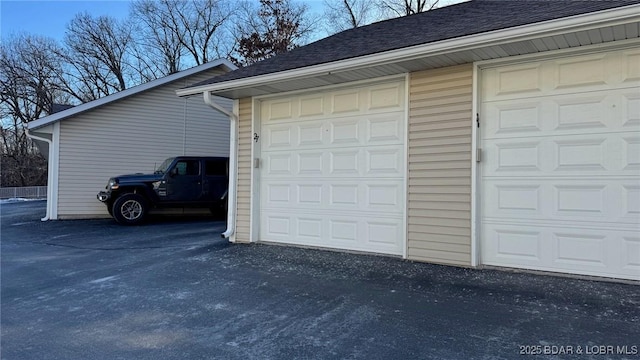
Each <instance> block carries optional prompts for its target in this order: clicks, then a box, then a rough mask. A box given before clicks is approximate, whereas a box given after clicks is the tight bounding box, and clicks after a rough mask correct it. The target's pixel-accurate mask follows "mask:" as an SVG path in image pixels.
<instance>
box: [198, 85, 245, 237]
mask: <svg viewBox="0 0 640 360" xmlns="http://www.w3.org/2000/svg"><path fill="white" fill-rule="evenodd" d="M203 95H204V103H205V104H207V105H209V106H210V107H211V108H212V109H214V110H217V111H219V112H221V113H223V114H225V115H227V116H228V117H229V122H230V124H229V130H230V131H229V132H230V134H229V191H228V192H227V230H225V232H223V233H222V234H221V235H222V237H223V238H225V239H228V238H229V237H231V235H233V234H234V233H235V224H236V211H235V210H236V183H237V178H238V176H237V167H238V153H237V147H238V130H237V128H238V116H237V115H236V114H234V113H233V112H229V111H227V110H226V109H225V108H223V107H222V106H220V105H218V104H217V103H216V102H215V101H214V100H213V97H212V96H211V93H210V92H209V91H205V92H204V93H203Z"/></svg>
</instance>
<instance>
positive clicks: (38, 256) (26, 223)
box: [0, 202, 640, 359]
mask: <svg viewBox="0 0 640 360" xmlns="http://www.w3.org/2000/svg"><path fill="white" fill-rule="evenodd" d="M44 205H45V204H44V202H27V203H15V204H3V205H1V206H0V213H1V219H2V221H1V228H0V236H1V239H0V245H1V247H0V250H1V258H0V261H1V269H0V270H1V278H0V281H1V298H0V301H1V303H0V310H1V313H0V316H1V320H0V326H1V344H0V351H1V358H2V359H514V358H535V357H536V356H533V355H530V354H531V353H543V354H546V355H545V356H543V357H545V358H562V359H564V358H579V359H589V358H593V359H607V358H613V359H635V358H638V356H639V355H638V354H639V353H638V351H640V348H639V347H640V286H637V285H629V284H616V283H605V282H594V281H585V280H576V279H567V278H558V277H550V276H538V275H531V274H520V273H511V272H503V271H492V270H482V271H479V270H469V269H460V268H453V267H445V266H437V265H429V264H422V263H413V262H408V261H403V260H399V259H393V258H386V257H378V256H368V255H354V254H346V253H339V252H330V251H318V250H309V249H297V248H288V247H281V246H269V245H232V244H229V243H228V242H226V241H225V240H223V239H220V238H219V235H218V234H219V233H220V232H221V231H222V230H224V224H223V223H222V222H215V221H213V220H211V219H209V218H201V219H191V220H188V219H159V220H156V221H154V222H153V223H152V224H149V225H145V226H139V227H122V226H118V225H116V224H115V223H114V222H113V221H111V220H83V221H55V222H44V223H43V222H40V221H39V218H40V217H41V216H43V215H44ZM561 352H565V353H567V354H560V353H561ZM572 353H573V355H571V354H572ZM554 354H555V355H554Z"/></svg>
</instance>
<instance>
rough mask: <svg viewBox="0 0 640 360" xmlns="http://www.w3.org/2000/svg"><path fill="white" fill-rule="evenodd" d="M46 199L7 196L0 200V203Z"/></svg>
mask: <svg viewBox="0 0 640 360" xmlns="http://www.w3.org/2000/svg"><path fill="white" fill-rule="evenodd" d="M46 200H47V199H25V198H9V199H2V200H0V204H12V203H17V202H24V201H46Z"/></svg>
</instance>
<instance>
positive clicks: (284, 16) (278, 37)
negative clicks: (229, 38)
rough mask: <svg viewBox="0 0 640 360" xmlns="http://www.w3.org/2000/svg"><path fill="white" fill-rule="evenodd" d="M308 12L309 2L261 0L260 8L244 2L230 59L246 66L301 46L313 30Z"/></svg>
mask: <svg viewBox="0 0 640 360" xmlns="http://www.w3.org/2000/svg"><path fill="white" fill-rule="evenodd" d="M307 11H308V7H307V6H306V5H304V4H300V3H294V2H292V1H290V0H260V7H259V8H255V7H252V6H251V4H249V3H245V4H244V15H243V17H242V18H241V20H240V21H239V23H238V29H237V31H238V34H239V35H240V36H239V39H238V45H237V48H236V56H233V57H231V60H232V61H234V62H235V63H236V64H238V65H240V66H246V65H250V64H253V63H255V62H258V61H261V60H264V59H267V58H270V57H272V56H274V55H277V54H281V53H284V52H287V51H289V50H291V49H293V48H295V47H297V46H299V45H301V44H302V43H303V42H304V40H305V39H306V37H307V36H308V35H309V34H310V33H311V31H312V29H311V28H312V25H313V22H311V21H310V20H309V19H307V18H306V13H307Z"/></svg>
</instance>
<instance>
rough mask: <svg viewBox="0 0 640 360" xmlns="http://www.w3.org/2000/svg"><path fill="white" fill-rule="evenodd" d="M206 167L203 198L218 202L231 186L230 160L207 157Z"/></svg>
mask: <svg viewBox="0 0 640 360" xmlns="http://www.w3.org/2000/svg"><path fill="white" fill-rule="evenodd" d="M204 168H205V172H204V184H203V194H202V196H203V200H204V201H206V202H209V203H215V202H218V201H219V200H220V198H222V196H223V195H224V194H225V192H226V191H227V187H228V186H229V170H228V160H227V159H226V158H220V159H206V160H205V161H204Z"/></svg>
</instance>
